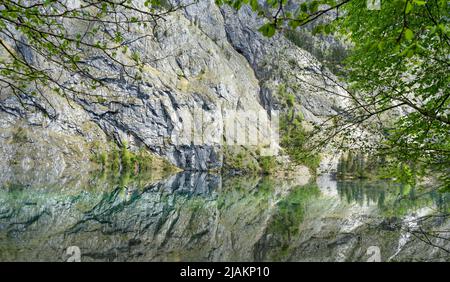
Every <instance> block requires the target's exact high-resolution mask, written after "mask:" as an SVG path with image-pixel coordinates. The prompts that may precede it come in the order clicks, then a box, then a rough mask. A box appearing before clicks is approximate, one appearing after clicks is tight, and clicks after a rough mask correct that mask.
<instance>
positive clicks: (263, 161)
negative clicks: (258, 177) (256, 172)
mask: <svg viewBox="0 0 450 282" xmlns="http://www.w3.org/2000/svg"><path fill="white" fill-rule="evenodd" d="M258 162H259V166H260V167H261V172H262V173H263V174H271V173H273V172H274V170H275V168H276V166H277V163H276V160H275V157H273V156H262V157H260V158H259V160H258Z"/></svg>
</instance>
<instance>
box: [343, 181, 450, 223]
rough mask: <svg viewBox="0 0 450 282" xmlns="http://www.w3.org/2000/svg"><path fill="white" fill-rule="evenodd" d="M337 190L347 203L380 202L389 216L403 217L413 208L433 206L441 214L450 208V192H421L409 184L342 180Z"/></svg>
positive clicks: (368, 203)
mask: <svg viewBox="0 0 450 282" xmlns="http://www.w3.org/2000/svg"><path fill="white" fill-rule="evenodd" d="M337 191H338V194H339V196H340V198H341V199H345V200H346V201H347V203H349V204H351V203H358V204H359V205H361V206H362V205H364V204H367V205H370V204H371V203H375V204H377V205H378V207H379V208H380V210H381V211H382V213H383V214H385V215H387V216H403V215H405V214H407V213H408V212H410V211H413V210H417V209H419V208H423V207H429V206H433V207H435V208H436V210H437V211H438V212H439V213H445V212H448V211H449V210H450V193H441V192H438V191H436V190H431V191H421V190H420V189H418V188H416V187H412V186H410V185H400V184H394V183H392V184H391V183H386V182H367V181H339V182H338V183H337Z"/></svg>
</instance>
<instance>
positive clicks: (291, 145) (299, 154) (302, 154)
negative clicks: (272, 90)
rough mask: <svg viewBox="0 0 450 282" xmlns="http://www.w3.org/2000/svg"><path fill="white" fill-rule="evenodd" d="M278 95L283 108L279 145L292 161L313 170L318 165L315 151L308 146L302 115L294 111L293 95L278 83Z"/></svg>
mask: <svg viewBox="0 0 450 282" xmlns="http://www.w3.org/2000/svg"><path fill="white" fill-rule="evenodd" d="M278 96H279V98H280V100H281V103H282V106H283V107H284V108H285V109H284V111H283V114H281V115H280V145H281V147H282V148H283V149H284V150H285V151H286V153H287V154H288V155H289V156H290V158H291V159H292V161H294V162H295V163H297V164H303V165H306V166H307V167H309V168H310V169H311V170H312V171H313V172H314V171H315V170H316V168H317V167H318V166H319V163H320V158H319V155H318V154H317V153H315V152H314V151H313V150H311V149H310V148H308V140H309V138H310V134H311V133H308V132H306V131H305V129H304V128H303V126H302V121H303V116H302V115H301V113H296V109H295V107H294V105H295V96H294V95H293V94H291V93H288V92H287V90H286V87H285V86H284V85H280V87H279V89H278Z"/></svg>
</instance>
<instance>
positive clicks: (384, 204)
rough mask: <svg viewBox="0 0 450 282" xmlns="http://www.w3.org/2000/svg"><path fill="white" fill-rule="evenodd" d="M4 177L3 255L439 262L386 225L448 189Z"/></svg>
mask: <svg viewBox="0 0 450 282" xmlns="http://www.w3.org/2000/svg"><path fill="white" fill-rule="evenodd" d="M13 183H14V181H11V179H10V180H9V182H7V183H6V182H3V185H2V188H1V189H0V260H2V261H4V260H9V261H11V260H12V261H13V260H51V261H62V260H66V259H67V256H66V254H65V250H66V249H67V248H68V247H69V246H78V247H79V248H80V250H81V253H82V260H83V261H92V260H100V261H103V260H106V261H129V260H139V261H178V260H182V261H189V260H195V261H199V260H200V261H230V260H233V261H234V260H238V261H264V260H275V261H285V260H295V261H296V260H315V261H324V260H330V261H336V260H366V259H367V255H366V249H367V248H368V247H369V246H372V245H378V246H380V247H381V248H382V249H383V251H384V252H385V253H386V254H385V257H388V256H389V257H392V256H394V259H397V260H415V259H420V258H422V257H423V258H427V259H430V260H448V257H447V256H446V253H445V252H444V251H442V250H441V251H439V250H438V251H436V250H434V249H433V247H431V246H427V245H426V244H424V243H423V242H421V241H417V242H414V243H412V244H405V245H404V247H402V248H401V250H400V251H399V248H398V246H399V243H398V242H399V238H402V236H403V231H402V230H401V228H386V221H387V220H388V221H389V220H392V218H397V219H398V220H397V221H398V222H400V223H401V222H402V218H403V217H406V216H410V215H411V213H414V212H415V211H417V210H420V209H423V208H430V209H431V210H432V211H433V212H435V211H438V212H440V213H441V214H442V213H444V212H448V207H449V206H448V203H449V202H450V201H449V200H450V198H449V195H448V194H442V193H438V192H432V193H422V192H420V191H416V189H413V188H410V187H402V186H399V185H394V184H391V183H387V182H378V183H367V182H336V181H335V180H333V179H332V178H330V177H329V176H327V175H323V176H320V177H318V179H317V182H313V183H310V184H307V185H302V186H300V185H298V183H296V182H295V181H293V180H290V181H289V180H283V179H272V178H269V177H259V176H252V177H243V176H237V177H236V176H234V177H224V176H221V175H217V174H207V173H187V172H186V173H179V174H177V175H173V176H170V177H168V178H166V179H164V180H158V179H155V178H152V177H151V176H150V177H138V178H133V177H130V176H119V177H115V178H111V177H108V176H105V175H100V176H98V175H97V176H95V177H92V178H89V179H87V180H83V181H82V180H80V179H78V180H77V181H72V182H70V181H67V180H65V181H64V182H62V183H63V184H60V185H61V187H60V189H58V185H57V183H56V182H52V184H51V187H45V185H42V183H41V182H39V185H36V187H30V185H23V184H17V183H14V184H13ZM440 219H441V220H440V221H439V222H433V223H432V224H431V225H430V226H427V228H429V229H430V230H431V229H435V228H441V229H446V230H450V228H449V220H448V217H440ZM397 221H396V222H397ZM400 227H401V226H400ZM446 242H447V241H445V240H441V242H440V243H439V244H441V245H444V247H447V245H446Z"/></svg>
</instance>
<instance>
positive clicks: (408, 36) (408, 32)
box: [405, 28, 414, 41]
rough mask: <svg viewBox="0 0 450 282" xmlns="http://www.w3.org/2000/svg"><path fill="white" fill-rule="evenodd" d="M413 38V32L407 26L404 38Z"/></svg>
mask: <svg viewBox="0 0 450 282" xmlns="http://www.w3.org/2000/svg"><path fill="white" fill-rule="evenodd" d="M413 38H414V32H413V31H412V30H410V29H409V28H407V29H406V30H405V39H406V40H408V41H411V40H412V39H413Z"/></svg>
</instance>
